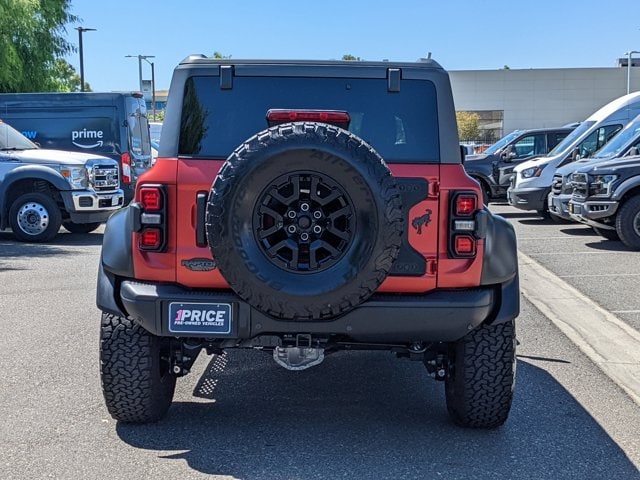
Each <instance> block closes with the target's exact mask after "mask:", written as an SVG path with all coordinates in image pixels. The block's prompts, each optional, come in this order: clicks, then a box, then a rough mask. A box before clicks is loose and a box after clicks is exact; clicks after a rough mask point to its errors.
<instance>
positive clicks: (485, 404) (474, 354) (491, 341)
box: [445, 320, 516, 428]
mask: <svg viewBox="0 0 640 480" xmlns="http://www.w3.org/2000/svg"><path fill="white" fill-rule="evenodd" d="M451 354H452V357H451V358H450V366H449V374H448V376H447V378H446V380H445V393H446V399H447V410H448V411H449V415H450V416H451V418H452V420H453V421H454V423H455V424H456V425H459V426H462V427H470V428H495V427H498V426H500V425H502V424H503V423H504V422H505V421H506V420H507V417H508V416H509V410H510V409H511V400H512V398H513V389H514V385H515V373H516V337H515V322H514V321H513V320H512V321H511V322H507V323H501V324H498V325H484V326H482V327H479V328H477V329H475V330H474V331H472V332H470V333H469V334H467V335H466V336H465V337H463V338H462V339H460V340H458V341H457V342H456V343H455V344H453V346H452V349H451Z"/></svg>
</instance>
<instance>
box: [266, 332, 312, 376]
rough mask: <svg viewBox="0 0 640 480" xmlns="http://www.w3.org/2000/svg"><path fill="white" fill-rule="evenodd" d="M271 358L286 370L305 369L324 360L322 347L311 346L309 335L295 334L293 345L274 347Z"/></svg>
mask: <svg viewBox="0 0 640 480" xmlns="http://www.w3.org/2000/svg"><path fill="white" fill-rule="evenodd" d="M273 360H274V361H275V362H276V363H277V364H278V365H280V366H281V367H284V368H286V369H287V370H292V371H298V370H306V369H307V368H309V367H313V366H315V365H319V364H321V363H322V361H323V360H324V348H321V347H318V346H315V347H314V346H312V341H311V335H306V334H304V335H303V334H299V335H296V345H295V346H294V347H276V348H274V349H273Z"/></svg>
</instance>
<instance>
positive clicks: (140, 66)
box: [125, 55, 156, 92]
mask: <svg viewBox="0 0 640 480" xmlns="http://www.w3.org/2000/svg"><path fill="white" fill-rule="evenodd" d="M125 58H137V59H138V81H139V82H140V91H141V92H142V90H143V88H142V60H144V61H146V62H147V63H148V64H150V65H151V75H153V63H151V62H150V61H149V60H147V58H156V57H155V55H125ZM152 83H153V79H152Z"/></svg>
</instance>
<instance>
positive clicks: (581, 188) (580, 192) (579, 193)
mask: <svg viewBox="0 0 640 480" xmlns="http://www.w3.org/2000/svg"><path fill="white" fill-rule="evenodd" d="M571 186H572V187H573V196H574V197H576V198H587V196H589V177H588V175H587V174H586V173H574V174H573V178H572V180H571Z"/></svg>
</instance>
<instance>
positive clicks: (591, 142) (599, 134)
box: [579, 125, 622, 158]
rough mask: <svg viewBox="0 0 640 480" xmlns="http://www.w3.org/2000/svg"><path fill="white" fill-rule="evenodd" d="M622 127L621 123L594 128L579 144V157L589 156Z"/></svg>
mask: <svg viewBox="0 0 640 480" xmlns="http://www.w3.org/2000/svg"><path fill="white" fill-rule="evenodd" d="M621 129H622V125H607V126H605V127H600V128H596V129H595V130H594V131H593V132H591V134H589V136H587V138H585V139H584V140H583V141H582V143H581V144H580V147H579V148H580V157H581V158H586V157H591V156H592V155H593V154H594V153H595V152H596V151H597V150H600V149H601V148H602V147H603V146H604V145H605V144H606V143H607V142H608V141H609V140H611V139H612V138H613V137H614V136H615V134H616V133H618V132H619V131H620V130H621Z"/></svg>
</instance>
